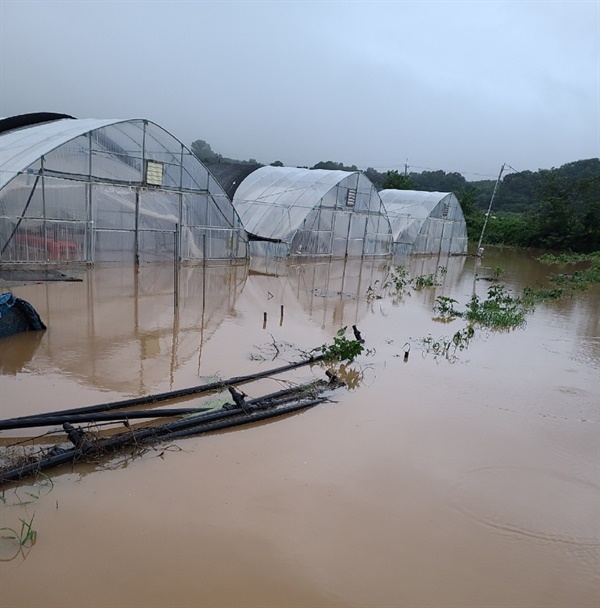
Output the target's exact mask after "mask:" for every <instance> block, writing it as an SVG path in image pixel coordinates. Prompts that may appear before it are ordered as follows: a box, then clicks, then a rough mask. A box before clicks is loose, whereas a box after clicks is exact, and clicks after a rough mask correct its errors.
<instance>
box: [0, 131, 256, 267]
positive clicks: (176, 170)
mask: <svg viewBox="0 0 600 608" xmlns="http://www.w3.org/2000/svg"><path fill="white" fill-rule="evenodd" d="M0 148H1V150H2V154H1V156H0V261H2V262H69V261H77V262H95V261H134V260H136V261H153V260H165V261H168V260H173V259H174V257H176V256H179V258H180V259H183V260H202V259H212V260H236V259H246V258H247V256H248V248H247V238H246V233H245V231H244V229H243V226H242V224H241V221H240V218H239V216H238V215H237V213H236V211H235V209H234V208H233V205H232V203H231V201H230V200H229V199H228V197H227V195H226V194H225V192H224V191H223V189H222V188H221V187H220V186H219V184H218V183H217V182H216V180H215V179H214V178H212V176H211V175H210V174H209V172H208V170H207V169H206V167H205V166H204V165H203V164H202V163H201V162H200V161H199V160H198V159H197V158H196V157H195V156H194V155H193V154H192V153H191V152H190V151H189V150H188V149H187V148H186V147H185V146H184V145H183V144H182V143H181V142H179V141H178V140H177V139H176V138H175V137H173V136H172V135H171V134H169V133H167V132H166V131H165V130H164V129H162V128H161V127H159V126H158V125H156V124H154V123H152V122H149V121H147V120H141V119H135V120H94V119H84V120H75V119H62V120H56V121H53V122H48V123H42V124H36V125H32V126H29V127H24V128H20V129H15V130H13V131H8V132H5V133H2V134H0ZM211 239H215V240H214V241H211Z"/></svg>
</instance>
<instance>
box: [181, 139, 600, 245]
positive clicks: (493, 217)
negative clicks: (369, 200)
mask: <svg viewBox="0 0 600 608" xmlns="http://www.w3.org/2000/svg"><path fill="white" fill-rule="evenodd" d="M191 148H192V152H193V153H194V154H195V155H196V156H197V157H198V158H199V159H200V160H201V161H202V162H204V163H206V164H212V163H218V162H222V163H235V164H254V165H259V166H262V165H261V164H260V163H258V162H257V161H256V159H254V158H251V159H249V160H236V159H231V158H225V157H223V156H222V155H220V154H218V153H216V152H214V151H213V150H212V149H211V146H210V145H209V144H208V143H207V142H205V141H204V140H201V139H199V140H196V141H194V142H193V143H192V146H191ZM271 165H272V166H278V167H282V166H283V163H282V162H281V161H279V160H277V161H274V162H272V163H271ZM304 168H306V169H308V168H310V169H328V170H335V171H359V169H358V168H357V167H356V165H344V164H343V163H339V162H335V161H330V160H328V161H320V162H318V163H317V164H315V165H314V166H312V167H304ZM363 173H364V174H365V175H366V176H367V177H368V178H369V179H370V180H371V182H372V183H373V184H374V185H375V187H376V188H377V189H378V190H381V189H387V188H392V189H397V190H420V191H426V192H454V194H456V196H457V197H458V199H459V201H460V204H461V207H462V210H463V213H464V215H465V220H466V222H467V230H468V233H469V239H470V240H471V241H474V242H477V241H478V240H479V236H480V234H481V230H482V228H483V225H484V221H485V213H486V212H487V209H488V206H489V203H490V200H491V197H492V193H493V191H494V186H495V185H496V180H479V181H467V180H466V179H465V178H464V177H463V176H462V175H461V174H460V173H456V172H452V173H446V172H445V171H442V170H438V171H422V172H420V173H416V172H413V171H411V172H408V171H404V172H398V171H385V172H379V171H377V170H376V169H374V168H373V167H368V168H367V169H366V170H364V171H363ZM483 242H484V243H486V244H503V245H514V246H520V247H536V248H541V249H551V250H556V251H573V252H576V253H590V252H592V251H600V159H598V158H590V159H587V160H578V161H575V162H571V163H567V164H566V165H562V166H561V167H559V168H558V169H556V168H553V169H540V170H539V171H520V172H515V173H510V174H508V175H505V176H504V178H503V179H502V181H501V183H500V184H499V187H498V189H497V191H496V195H495V197H494V200H493V207H492V211H491V214H490V218H489V219H488V222H487V225H486V230H485V234H484V240H483Z"/></svg>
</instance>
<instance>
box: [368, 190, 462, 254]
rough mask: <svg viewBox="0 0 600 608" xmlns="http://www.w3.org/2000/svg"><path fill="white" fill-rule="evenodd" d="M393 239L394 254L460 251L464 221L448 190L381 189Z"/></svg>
mask: <svg viewBox="0 0 600 608" xmlns="http://www.w3.org/2000/svg"><path fill="white" fill-rule="evenodd" d="M379 195H380V197H381V200H382V201H383V204H384V205H385V208H386V210H387V215H388V218H389V221H390V225H391V227H392V234H393V239H394V254H396V255H406V254H411V253H413V254H438V253H452V254H464V253H466V252H467V225H466V222H465V218H464V215H463V212H462V209H461V207H460V203H459V201H458V199H457V198H456V196H455V195H454V194H453V193H451V192H420V191H414V190H382V191H381V192H380V193H379Z"/></svg>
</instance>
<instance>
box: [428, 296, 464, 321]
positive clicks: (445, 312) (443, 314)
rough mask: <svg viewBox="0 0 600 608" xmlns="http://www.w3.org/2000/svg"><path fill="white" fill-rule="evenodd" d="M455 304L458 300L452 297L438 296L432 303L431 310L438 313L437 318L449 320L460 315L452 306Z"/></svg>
mask: <svg viewBox="0 0 600 608" xmlns="http://www.w3.org/2000/svg"><path fill="white" fill-rule="evenodd" d="M455 304H458V300H455V299H454V298H449V297H447V296H438V297H437V298H436V299H435V302H434V304H433V310H434V312H436V313H437V314H438V318H440V319H442V320H443V321H451V320H452V319H454V318H456V317H460V316H462V313H460V312H459V311H458V310H456V309H455V308H454V305H455Z"/></svg>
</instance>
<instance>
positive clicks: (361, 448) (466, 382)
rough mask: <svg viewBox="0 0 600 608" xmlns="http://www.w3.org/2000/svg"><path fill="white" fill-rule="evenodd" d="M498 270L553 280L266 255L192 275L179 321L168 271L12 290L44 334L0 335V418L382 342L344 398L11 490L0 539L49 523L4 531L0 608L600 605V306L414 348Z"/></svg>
mask: <svg viewBox="0 0 600 608" xmlns="http://www.w3.org/2000/svg"><path fill="white" fill-rule="evenodd" d="M440 266H443V267H444V269H445V270H446V272H443V273H441V272H440V271H439V267H440ZM498 267H501V268H503V269H504V271H505V272H504V274H503V276H502V278H501V282H502V284H504V285H506V286H507V288H508V289H509V290H511V291H512V293H514V294H517V293H519V292H520V291H521V289H522V288H523V287H524V286H526V285H529V286H536V284H537V283H538V282H541V283H547V277H548V275H549V274H551V273H552V272H553V271H555V270H556V268H553V267H549V266H545V265H543V264H541V263H540V262H539V261H537V260H536V259H535V254H534V253H533V252H523V251H514V250H501V249H493V248H489V249H486V251H485V254H484V257H483V259H482V260H478V261H476V260H475V259H474V258H458V257H455V258H450V259H441V260H440V259H437V258H436V259H413V260H411V261H410V262H409V263H408V268H409V270H410V274H411V276H413V277H415V276H418V275H425V274H429V273H436V272H437V273H438V278H439V282H440V284H439V285H438V286H435V287H430V288H426V289H423V290H419V291H417V290H415V289H408V292H407V293H406V294H405V295H403V296H401V297H392V296H391V295H390V294H386V293H383V292H382V291H381V288H382V285H383V284H384V283H385V280H386V276H387V271H386V268H385V263H384V262H363V263H362V264H361V263H359V262H355V261H348V262H347V263H344V262H334V263H331V264H327V263H326V264H321V263H304V264H297V265H285V264H281V263H275V262H265V261H262V262H261V261H253V262H252V263H251V264H250V265H246V266H235V267H228V268H219V267H213V268H206V269H202V268H182V269H181V271H180V274H179V280H178V283H179V287H178V290H177V306H175V297H174V289H173V283H174V277H173V268H172V267H169V266H158V265H155V266H153V265H148V266H141V267H140V268H139V270H136V269H135V268H133V267H112V266H109V267H98V268H95V269H93V270H87V271H84V272H82V274H81V278H82V279H83V280H82V281H81V282H46V283H40V284H31V283H28V284H19V285H14V286H11V287H10V289H11V290H12V291H13V293H14V294H15V295H16V296H18V297H21V298H24V299H25V300H27V301H29V302H30V303H31V304H33V306H34V307H35V308H36V310H37V311H38V312H39V313H40V315H41V317H42V319H43V320H44V322H45V323H46V324H47V326H48V329H47V330H46V331H45V332H41V333H34V332H31V333H25V334H20V335H17V336H12V337H10V338H4V339H2V341H1V342H0V412H1V417H2V418H9V417H13V416H20V415H24V414H34V413H39V412H44V411H52V410H57V409H62V408H69V407H77V406H83V405H91V404H95V403H103V402H107V401H111V400H118V399H123V398H128V397H135V396H140V395H146V394H151V393H157V392H163V391H168V390H172V389H177V388H184V387H188V386H194V385H197V384H200V383H202V382H204V381H206V380H207V379H214V378H215V377H219V378H228V377H232V376H238V375H241V374H246V373H253V372H256V371H261V370H265V369H270V368H271V367H276V366H278V365H282V364H284V363H285V362H286V361H293V360H297V359H299V358H300V356H301V353H302V352H306V351H310V350H311V349H312V348H314V347H316V346H319V345H321V344H323V343H326V342H331V340H332V337H333V336H334V335H335V333H336V332H337V330H338V329H339V328H340V327H343V326H348V327H350V326H351V325H353V324H356V325H357V326H358V327H359V329H360V331H361V332H362V335H363V337H364V338H365V340H366V347H367V351H366V352H364V353H363V354H362V355H360V356H359V357H358V358H357V359H356V360H355V361H354V362H353V363H351V364H347V365H345V366H343V368H342V369H341V370H339V373H340V374H341V375H342V376H343V377H344V378H345V379H346V380H347V381H348V384H349V388H345V389H337V390H336V391H335V393H334V394H333V395H332V402H330V403H326V404H322V405H319V406H317V407H314V408H312V409H309V410H306V411H304V412H302V413H299V414H296V415H290V416H287V417H285V418H280V419H275V420H274V421H270V422H266V423H261V424H255V425H252V426H249V427H242V428H238V429H236V430H229V431H223V432H219V433H214V434H212V435H207V436H200V437H192V438H188V439H181V440H178V441H176V442H172V443H171V444H165V445H159V446H155V447H153V448H152V449H150V450H148V451H147V452H146V453H144V454H142V455H139V454H138V455H136V456H135V457H125V456H123V457H116V458H115V459H113V460H112V461H108V462H102V463H99V464H98V465H91V464H78V465H75V466H69V467H63V468H61V469H57V470H51V471H49V477H50V479H51V485H50V483H49V482H48V481H47V480H40V481H38V482H37V483H22V484H20V485H18V486H16V487H7V488H5V489H4V493H3V494H2V499H3V500H2V502H0V517H1V519H0V527H10V528H13V529H14V528H17V529H19V528H20V525H21V524H20V519H24V520H25V521H30V520H31V518H32V517H33V518H34V519H33V523H32V527H33V528H35V530H36V531H37V541H36V543H35V545H34V546H33V547H30V548H29V547H26V548H25V549H24V550H23V551H22V552H20V553H16V547H15V545H14V543H11V541H10V540H7V539H4V540H3V541H2V547H1V551H0V557H1V558H2V560H4V561H2V562H0V606H1V607H2V608H9V607H17V606H19V607H20V606H23V607H28V608H33V607H37V606H40V607H42V606H43V607H45V608H47V607H61V608H65V607H77V608H81V607H102V608H109V607H110V608H130V607H134V606H135V607H138V606H143V607H146V608H154V607H177V608H179V607H236V608H237V607H239V608H259V607H290V608H291V607H294V608H317V607H318V608H328V607H352V606H356V607H365V608H384V607H385V608H392V607H394V608H397V607H405V608H425V607H428V608H434V607H435V608H467V607H469V608H492V607H493V608H499V607H502V608H504V607H509V606H510V607H515V608H516V607H519V608H523V607H536V608H537V607H539V608H558V607H560V608H575V607H577V608H597V606H598V605H600V575H599V572H600V447H599V446H600V441H599V439H600V434H599V429H600V427H599V424H600V411H599V410H600V376H599V369H600V290H598V288H594V289H591V290H589V291H588V292H585V293H581V294H578V295H577V296H576V297H573V298H568V299H563V300H560V301H557V302H551V303H548V304H543V305H542V304H541V305H538V306H537V307H536V310H535V312H533V313H532V314H530V315H529V316H528V317H527V323H526V326H525V327H523V328H520V329H516V330H513V331H505V332H492V331H489V330H477V331H476V334H475V336H474V337H473V339H472V340H471V341H470V343H469V344H468V346H467V348H465V349H464V350H462V351H461V350H458V351H457V352H456V353H455V354H454V355H455V356H453V357H450V358H446V357H443V356H435V355H434V354H433V353H432V352H431V351H428V350H427V349H426V348H425V347H424V344H423V343H422V342H421V341H420V339H421V338H426V337H428V336H431V338H432V339H435V340H438V341H439V340H440V339H442V338H444V337H447V336H452V335H453V334H454V333H455V332H456V331H459V330H461V329H462V328H463V327H464V321H461V320H460V319H457V320H455V321H452V322H451V323H441V322H439V321H436V320H434V316H435V314H434V313H433V310H432V307H433V303H434V301H435V299H436V298H437V297H438V296H440V295H444V296H447V297H452V298H454V299H456V300H457V301H458V302H459V304H458V305H457V307H458V308H462V307H464V305H465V304H466V303H467V302H468V300H469V298H470V296H471V294H472V293H473V290H475V291H476V293H477V294H479V295H481V296H482V297H484V296H485V294H486V291H487V289H488V287H489V286H490V282H489V281H486V280H483V277H490V276H491V275H492V274H493V272H494V269H496V268H498ZM475 272H477V273H478V274H479V280H474V273H475ZM5 290H6V289H2V291H5ZM371 290H372V291H371ZM367 293H375V294H376V295H382V296H383V297H381V298H380V299H379V298H371V297H367ZM282 306H283V315H282V314H281V307H282ZM265 313H266V322H265ZM408 349H410V352H409V358H408V361H405V360H404V352H405V351H406V350H408ZM323 374H324V368H323V367H322V366H320V365H314V366H312V367H303V368H300V369H298V370H295V371H293V372H289V373H287V374H285V375H282V376H281V377H280V378H279V379H269V380H263V381H261V382H260V383H257V384H248V385H244V388H243V390H244V391H245V392H246V393H248V395H250V396H252V397H254V396H257V395H259V394H262V393H264V392H269V391H273V390H278V389H279V388H281V387H282V385H283V384H284V381H285V382H304V381H306V380H310V379H314V378H322V377H323ZM205 399H206V398H205ZM196 402H198V403H199V402H202V399H200V398H198V399H194V400H187V401H185V404H186V405H188V404H189V405H193V404H194V403H196ZM44 432H45V429H39V428H38V429H27V430H26V431H22V430H21V431H6V432H2V433H0V449H2V450H4V451H7V450H9V449H11V448H9V447H8V446H9V445H10V444H14V443H15V442H18V441H21V440H23V439H24V438H25V437H30V436H34V435H41V434H42V433H44ZM59 436H60V437H61V439H62V437H63V436H62V435H60V434H57V435H55V436H54V437H59ZM55 440H58V439H55ZM4 534H5V535H7V534H8V533H7V532H6V531H5V532H4ZM15 554H16V555H15Z"/></svg>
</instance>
